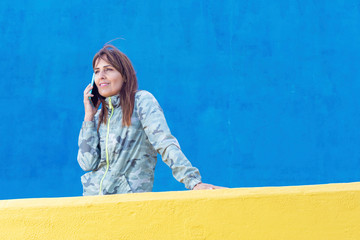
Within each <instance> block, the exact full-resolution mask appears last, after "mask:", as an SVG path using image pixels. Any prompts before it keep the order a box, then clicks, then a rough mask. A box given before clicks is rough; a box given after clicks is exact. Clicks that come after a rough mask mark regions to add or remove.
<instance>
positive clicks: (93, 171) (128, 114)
mask: <svg viewBox="0 0 360 240" xmlns="http://www.w3.org/2000/svg"><path fill="white" fill-rule="evenodd" d="M93 69H94V74H95V84H96V86H97V88H98V92H99V96H98V97H99V99H100V100H99V101H98V104H97V105H96V106H95V107H94V106H93V105H92V103H91V101H90V100H89V98H90V97H93V96H94V95H93V94H91V90H92V89H93V86H92V85H91V84H89V85H88V86H87V87H86V88H85V91H84V107H85V117H84V122H83V124H82V128H81V131H80V135H79V152H78V158H77V160H78V162H79V165H80V167H81V168H82V169H83V170H84V171H89V172H88V173H86V174H84V175H83V176H82V177H81V182H82V184H83V189H84V192H83V195H85V196H86V195H98V194H99V195H103V194H116V193H132V192H149V191H152V187H153V182H154V170H155V165H156V157H157V153H159V154H161V157H162V159H163V161H164V162H165V163H166V164H167V165H168V166H169V167H170V168H171V169H172V173H173V175H174V177H175V178H176V179H177V180H178V181H180V182H182V183H184V184H185V187H186V188H188V189H196V190H199V189H215V188H221V187H216V186H213V185H210V184H205V183H202V182H201V177H200V173H199V171H198V169H197V168H195V167H193V166H192V165H191V163H190V162H189V161H188V159H187V158H186V157H185V155H184V154H183V153H182V151H181V149H180V146H179V143H178V142H177V140H176V138H175V137H173V136H172V135H171V133H170V130H169V128H168V126H167V123H166V120H165V117H164V114H163V111H162V109H161V107H160V106H159V104H158V102H157V101H156V99H155V98H154V97H153V95H151V94H150V93H149V92H147V91H138V90H137V87H138V84H137V79H136V74H135V71H134V68H133V66H132V64H131V62H130V60H129V59H128V58H127V57H126V55H125V54H123V53H122V52H120V51H119V50H118V49H117V48H115V47H114V46H112V45H105V46H104V47H103V48H102V49H101V50H100V51H99V52H98V53H96V54H95V56H94V59H93ZM100 103H101V110H99V111H98V108H99V106H100Z"/></svg>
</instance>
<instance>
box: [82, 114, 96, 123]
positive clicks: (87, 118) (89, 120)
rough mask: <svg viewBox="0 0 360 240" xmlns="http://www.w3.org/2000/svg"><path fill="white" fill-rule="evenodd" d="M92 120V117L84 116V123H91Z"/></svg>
mask: <svg viewBox="0 0 360 240" xmlns="http://www.w3.org/2000/svg"><path fill="white" fill-rule="evenodd" d="M92 120H94V116H86V115H85V117H84V121H85V122H91V121H92Z"/></svg>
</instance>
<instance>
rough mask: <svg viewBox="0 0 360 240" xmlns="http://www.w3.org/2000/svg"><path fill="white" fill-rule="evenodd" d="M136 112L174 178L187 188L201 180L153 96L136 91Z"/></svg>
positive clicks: (191, 187) (145, 92)
mask: <svg viewBox="0 0 360 240" xmlns="http://www.w3.org/2000/svg"><path fill="white" fill-rule="evenodd" d="M138 94H139V95H138V96H137V97H138V101H137V107H138V114H139V119H140V121H141V124H142V126H143V129H144V131H145V133H146V135H147V137H148V139H149V141H150V143H151V144H152V145H153V147H154V148H155V150H156V151H157V152H158V153H159V154H160V155H161V157H162V160H163V161H164V162H165V163H166V164H167V165H168V166H169V167H170V168H171V170H172V174H173V176H174V177H175V179H176V180H178V181H179V182H181V183H184V184H185V187H186V188H188V189H193V188H194V186H195V185H196V184H198V183H200V182H201V176H200V173H199V170H198V169H197V168H195V167H193V166H192V165H191V163H190V161H189V160H188V159H187V158H186V156H185V155H184V154H183V152H182V151H181V149H180V145H179V143H178V141H177V140H176V138H175V137H174V136H172V135H171V132H170V129H169V127H168V125H167V123H166V120H165V116H164V113H163V111H162V109H161V107H160V105H159V103H158V102H157V100H156V99H155V98H154V96H153V95H152V94H151V93H149V92H147V91H141V92H138Z"/></svg>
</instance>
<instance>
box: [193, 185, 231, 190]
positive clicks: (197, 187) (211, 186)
mask: <svg viewBox="0 0 360 240" xmlns="http://www.w3.org/2000/svg"><path fill="white" fill-rule="evenodd" d="M224 188H226V187H219V186H214V185H211V184H207V183H198V184H196V185H195V187H194V188H193V190H205V189H224Z"/></svg>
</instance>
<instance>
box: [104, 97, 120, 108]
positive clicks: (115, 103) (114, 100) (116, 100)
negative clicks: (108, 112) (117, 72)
mask: <svg viewBox="0 0 360 240" xmlns="http://www.w3.org/2000/svg"><path fill="white" fill-rule="evenodd" d="M110 98H111V104H112V105H113V106H114V107H118V106H120V95H119V94H117V95H114V96H111V97H107V98H105V102H106V103H107V104H106V105H107V106H106V107H107V108H110V106H109V100H110Z"/></svg>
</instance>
